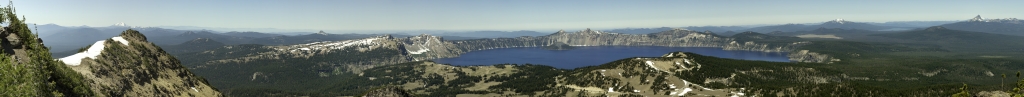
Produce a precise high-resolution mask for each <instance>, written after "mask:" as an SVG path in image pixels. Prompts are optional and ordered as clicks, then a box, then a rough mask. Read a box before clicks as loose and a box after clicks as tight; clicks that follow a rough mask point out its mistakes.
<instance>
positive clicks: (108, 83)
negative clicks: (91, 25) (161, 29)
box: [60, 29, 221, 97]
mask: <svg viewBox="0 0 1024 97" xmlns="http://www.w3.org/2000/svg"><path fill="white" fill-rule="evenodd" d="M75 56H78V57H75ZM60 60H63V61H64V63H65V64H68V65H69V66H70V67H71V68H72V69H73V70H75V71H77V72H78V73H80V74H82V75H83V76H84V77H85V79H86V80H88V82H90V84H91V86H92V87H90V88H91V90H92V91H93V92H95V93H99V94H98V95H99V96H133V97H134V96H193V97H195V96H198V97H212V96H221V93H220V92H218V90H217V89H215V88H213V87H211V86H210V85H209V84H208V83H207V82H206V81H205V79H203V78H202V77H198V76H196V75H194V74H193V73H192V72H190V71H189V70H188V69H187V68H184V66H182V65H181V63H180V62H179V61H178V60H177V59H175V58H174V56H171V55H170V54H167V53H166V52H164V51H163V50H162V49H161V48H160V47H158V46H156V45H154V44H153V43H150V42H148V41H147V40H146V37H145V36H143V35H142V34H140V33H139V32H138V31H135V30H131V29H129V30H127V31H124V32H122V33H121V35H120V36H117V37H114V38H111V39H107V40H102V41H99V42H97V43H96V44H93V46H91V47H90V48H89V50H87V51H84V52H81V53H79V54H75V55H72V56H69V57H65V58H61V59H60Z"/></svg>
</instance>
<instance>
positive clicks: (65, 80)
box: [0, 5, 94, 97]
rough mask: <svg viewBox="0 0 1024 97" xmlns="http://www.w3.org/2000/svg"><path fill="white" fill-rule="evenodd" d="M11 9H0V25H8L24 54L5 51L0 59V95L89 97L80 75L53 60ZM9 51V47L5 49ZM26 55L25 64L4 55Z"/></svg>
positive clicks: (9, 6)
mask: <svg viewBox="0 0 1024 97" xmlns="http://www.w3.org/2000/svg"><path fill="white" fill-rule="evenodd" d="M14 10H15V9H14V7H13V6H11V5H8V6H7V7H5V8H0V14H2V15H3V16H0V17H2V19H3V20H0V22H2V23H8V24H9V25H8V26H7V27H6V28H7V29H6V31H8V32H12V34H15V35H17V36H19V38H20V39H21V42H22V44H24V45H23V47H22V49H20V50H25V52H26V54H12V53H10V52H5V53H4V54H3V55H2V56H0V65H3V66H0V77H2V78H0V89H2V90H3V91H0V96H15V97H34V96H74V97H79V96H93V94H94V93H92V91H91V90H89V86H88V84H87V83H85V81H84V80H83V79H84V77H82V75H81V74H78V73H77V72H75V71H73V70H71V69H70V68H69V67H67V66H66V65H64V64H63V63H61V62H59V61H54V60H53V57H51V56H50V52H49V49H48V48H46V47H43V46H42V45H41V44H42V43H41V41H37V40H36V39H37V38H38V36H37V35H35V34H32V31H31V30H29V28H28V26H27V25H26V24H25V23H24V21H25V20H24V19H21V20H19V19H18V17H17V15H16V14H14ZM5 48H13V47H5ZM11 55H13V56H19V55H27V58H19V59H29V60H27V61H24V60H22V61H19V60H13V59H11V58H10V57H8V56H11Z"/></svg>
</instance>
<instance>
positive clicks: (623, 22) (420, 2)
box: [2, 0, 1024, 31]
mask: <svg viewBox="0 0 1024 97" xmlns="http://www.w3.org/2000/svg"><path fill="white" fill-rule="evenodd" d="M2 4H4V5H7V4H6V2H4V3H2ZM14 4H15V7H16V8H17V11H18V15H24V16H25V17H27V19H28V21H27V22H29V23H39V24H49V23H53V24H58V25H63V26H82V25H87V26H109V25H113V24H115V23H118V22H124V23H126V24H128V25H132V26H144V27H145V26H199V27H222V28H277V29H315V30H504V31H510V30H549V29H567V30H569V29H584V28H597V29H602V28H604V29H609V28H626V27H633V28H638V27H665V26H667V27H682V26H706V25H714V26H725V25H751V24H785V23H814V22H824V21H828V20H833V19H837V18H842V19H845V20H847V21H857V22H885V21H936V20H942V21H947V20H966V19H969V18H972V17H974V16H975V15H982V16H983V17H986V18H1024V10H1022V9H1024V7H1022V6H1021V4H1024V1H1022V0H1006V1H973V0H957V1H952V0H877V1H875V0H857V1H833V0H814V1H797V0H785V1H776V0H770V1H769V0H757V1H736V0H713V1H712V0H703V1H689V0H685V1H684V0H673V1H604V0H596V1H582V0H557V1H539V0H473V1H460V0H443V1H435V0H429V1H428V0H415V1H412V0H409V1H406V0H359V1H340V0H329V1H328V0H287V1H286V0H273V1H271V0H265V1H264V0H203V1H199V0H174V1H170V0H159V1H158V0H132V1H128V0H73V1H72V0H16V1H14Z"/></svg>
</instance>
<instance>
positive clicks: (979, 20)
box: [967, 15, 985, 22]
mask: <svg viewBox="0 0 1024 97" xmlns="http://www.w3.org/2000/svg"><path fill="white" fill-rule="evenodd" d="M967 21H969V22H985V18H982V17H981V15H978V16H974V18H971V19H970V20H967Z"/></svg>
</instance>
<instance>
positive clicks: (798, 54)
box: [788, 50, 840, 63]
mask: <svg viewBox="0 0 1024 97" xmlns="http://www.w3.org/2000/svg"><path fill="white" fill-rule="evenodd" d="M788 56H789V60H790V61H793V62H807V63H833V62H839V61H840V60H839V59H836V58H832V57H831V56H828V55H827V54H821V53H816V52H811V51H808V50H800V51H795V52H792V53H789V55H788Z"/></svg>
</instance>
